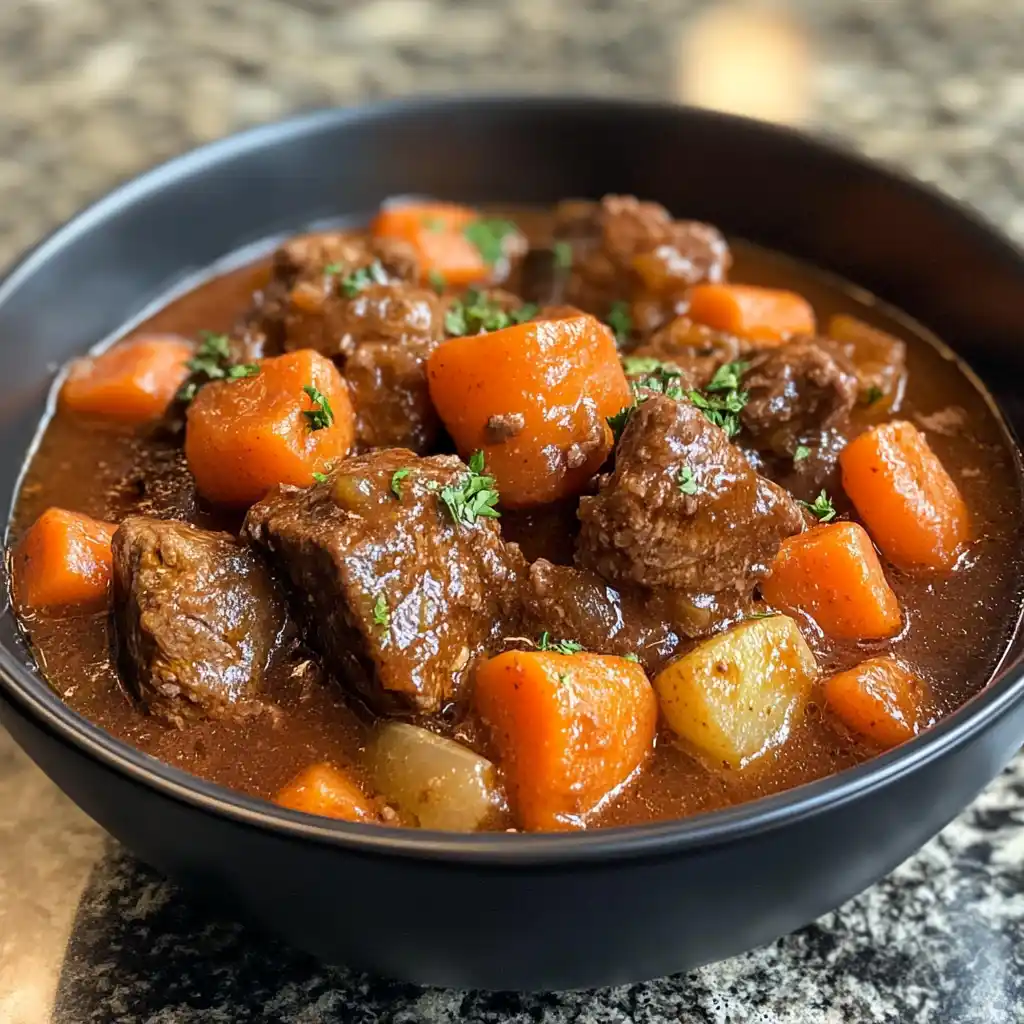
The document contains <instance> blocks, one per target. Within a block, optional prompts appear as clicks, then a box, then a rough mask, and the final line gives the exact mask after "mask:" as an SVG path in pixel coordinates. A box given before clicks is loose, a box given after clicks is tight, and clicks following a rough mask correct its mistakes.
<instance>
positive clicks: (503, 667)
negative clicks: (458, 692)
mask: <svg viewBox="0 0 1024 1024" xmlns="http://www.w3.org/2000/svg"><path fill="white" fill-rule="evenodd" d="M474 701H475V704H476V708H477V711H478V713H479V715H480V718H481V719H482V720H483V722H484V723H485V724H486V725H487V726H488V728H489V729H490V733H491V737H492V740H493V742H494V745H495V747H496V749H497V750H498V752H499V754H500V760H501V769H502V771H503V773H504V775H505V779H506V782H507V783H508V788H509V796H510V798H511V800H512V803H513V805H514V808H515V812H516V814H517V816H518V819H519V822H520V824H521V825H522V827H523V828H526V829H530V830H534V831H553V830H561V829H570V828H583V827H585V825H586V819H587V817H588V816H589V815H591V814H592V813H593V812H594V811H595V810H597V809H598V808H599V807H601V806H602V805H604V804H605V803H606V802H607V801H608V800H610V799H611V798H613V797H614V796H615V794H616V793H618V792H619V791H620V790H621V789H622V787H623V786H624V785H625V783H626V782H627V781H628V780H629V779H630V778H631V777H632V776H633V774H634V772H636V770H637V769H638V768H639V767H640V765H641V764H643V762H644V760H645V758H646V757H647V755H648V754H649V753H650V751H651V749H652V747H653V743H654V731H655V727H656V724H657V717H658V706H657V698H656V697H655V695H654V690H653V689H652V688H651V684H650V683H649V682H648V681H647V677H646V676H645V675H644V671H643V669H642V668H641V667H640V666H639V665H638V664H636V663H634V662H631V661H627V660H626V659H625V658H614V657H608V656H604V655H598V654H572V655H565V654H557V653H554V652H552V651H510V652H508V653H507V654H501V655H498V657H496V658H491V659H489V660H488V661H486V662H484V663H483V664H482V665H481V666H480V667H479V669H478V670H477V674H476V689H475V692H474Z"/></svg>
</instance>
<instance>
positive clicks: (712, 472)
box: [577, 396, 803, 595]
mask: <svg viewBox="0 0 1024 1024" xmlns="http://www.w3.org/2000/svg"><path fill="white" fill-rule="evenodd" d="M579 517H580V522H581V524H582V529H581V531H580V535H579V538H578V543H577V558H578V560H579V562H580V564H581V565H583V566H584V567H587V568H590V569H593V570H595V571H596V572H598V573H600V575H601V576H603V577H604V578H605V579H606V580H609V581H610V582H612V583H614V584H616V585H628V584H641V585H643V586H646V587H650V588H658V587H668V588H674V589H680V590H684V591H687V592H689V593H692V594H702V593H704V594H706V593H711V594H718V593H728V594H732V595H743V594H749V593H750V592H751V590H752V589H753V587H754V585H755V584H756V583H757V581H758V580H760V579H762V578H763V577H765V576H766V575H767V574H768V572H769V566H770V565H771V562H772V559H773V558H774V557H775V554H776V553H777V551H778V549H779V545H780V544H781V542H782V540H783V538H785V537H788V536H789V535H790V534H794V533H798V532H799V531H800V530H801V528H802V524H803V517H802V515H801V512H800V508H799V506H798V505H797V504H796V502H795V501H793V499H792V498H791V497H790V496H789V495H788V494H787V493H786V492H785V491H784V490H782V488H780V487H778V486H776V485H775V484H773V483H772V482H771V481H769V480H766V479H764V478H763V477H761V476H759V475H758V474H757V473H755V472H754V470H753V469H751V467H750V464H749V463H748V462H747V460H746V459H745V458H744V456H743V454H742V453H741V452H740V451H739V449H737V448H736V447H734V446H733V445H732V444H730V443H729V440H728V438H727V437H726V435H725V433H724V431H722V430H721V429H720V428H719V427H717V426H715V425H713V424H712V423H711V422H710V421H709V420H708V419H707V418H706V417H705V416H704V414H703V413H702V412H701V411H700V410H699V409H697V408H696V407H695V406H693V405H691V404H690V403H689V402H687V401H675V400H673V399H671V398H666V397H663V396H654V397H651V398H649V399H648V400H647V401H646V402H644V403H643V404H642V405H640V406H639V408H637V409H636V410H635V411H634V412H633V414H632V415H631V417H630V419H629V422H628V423H627V424H626V428H625V430H624V432H623V434H622V438H621V439H620V441H619V444H618V446H617V448H616V452H615V469H614V470H613V472H611V473H610V474H608V475H607V476H605V477H603V478H602V479H601V481H600V484H599V488H598V493H597V495H596V496H594V497H584V498H582V499H581V500H580V508H579Z"/></svg>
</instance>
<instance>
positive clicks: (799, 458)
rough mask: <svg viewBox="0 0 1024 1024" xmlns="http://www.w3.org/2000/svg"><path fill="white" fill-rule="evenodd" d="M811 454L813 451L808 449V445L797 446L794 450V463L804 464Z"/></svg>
mask: <svg viewBox="0 0 1024 1024" xmlns="http://www.w3.org/2000/svg"><path fill="white" fill-rule="evenodd" d="M810 454H811V449H810V448H808V447H807V445H805V444H798V445H797V446H796V448H794V449H793V461H794V462H803V461H804V459H806V458H807V457H808V456H809V455H810Z"/></svg>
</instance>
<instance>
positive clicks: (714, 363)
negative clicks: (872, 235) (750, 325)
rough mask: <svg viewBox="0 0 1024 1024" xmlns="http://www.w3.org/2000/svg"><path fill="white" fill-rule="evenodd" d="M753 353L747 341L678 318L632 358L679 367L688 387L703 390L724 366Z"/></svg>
mask: <svg viewBox="0 0 1024 1024" xmlns="http://www.w3.org/2000/svg"><path fill="white" fill-rule="evenodd" d="M752 351H754V348H753V345H752V344H751V343H750V342H749V341H747V340H746V339H745V338H738V337H736V335H734V334H726V333H725V332H724V331H716V330H715V329H714V328H712V327H705V326H704V325H703V324H697V323H694V322H693V321H692V320H690V319H689V318H688V317H685V316H677V317H675V318H673V319H672V320H671V321H670V322H669V323H667V324H666V325H665V326H664V327H662V328H661V330H659V331H656V332H655V333H654V335H653V336H652V337H651V338H650V340H649V341H647V342H646V343H645V344H644V345H641V346H640V347H639V348H637V349H635V350H634V351H633V352H631V353H630V355H631V356H632V357H634V358H637V359H640V358H650V359H657V360H658V361H659V362H664V363H669V364H671V365H672V366H676V367H678V368H679V369H680V370H681V371H682V373H683V376H684V378H685V379H686V381H687V382H688V383H687V386H688V387H695V388H702V387H704V386H705V385H706V384H707V383H708V381H709V380H711V378H712V377H713V376H714V375H715V370H717V369H718V368H719V367H720V366H722V365H724V364H725V363H734V362H736V361H737V360H739V359H746V358H748V356H749V353H750V352H752Z"/></svg>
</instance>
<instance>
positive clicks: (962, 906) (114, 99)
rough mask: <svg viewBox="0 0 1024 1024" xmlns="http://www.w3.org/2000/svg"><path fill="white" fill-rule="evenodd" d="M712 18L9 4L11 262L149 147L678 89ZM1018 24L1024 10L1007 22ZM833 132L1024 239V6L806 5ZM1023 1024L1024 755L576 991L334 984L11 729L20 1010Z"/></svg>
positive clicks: (441, 2) (367, 1019)
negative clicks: (742, 949) (884, 854)
mask: <svg viewBox="0 0 1024 1024" xmlns="http://www.w3.org/2000/svg"><path fill="white" fill-rule="evenodd" d="M710 6H711V5H709V4H701V3H690V2H673V0H622V2H619V3H616V2H613V0H564V2H561V3H553V2H550V0H520V2H516V3H513V2H508V3H485V2H476V3H465V2H461V0H365V2H361V3H354V2H333V0H246V2H244V3H242V2H239V0H223V2H220V0H209V2H202V3H201V2H198V0H187V2H181V3H165V2H162V0H30V2H18V0H6V3H3V4H0V95H2V96H3V103H2V104H0V260H4V261H6V260H9V259H10V258H12V257H13V256H14V255H15V254H16V253H17V252H18V251H19V250H21V249H22V248H24V247H25V246H26V245H28V244H30V243H31V242H33V241H34V240H36V239H37V238H38V237H39V236H40V235H41V234H42V233H43V232H44V231H46V230H48V229H49V228H50V227H52V226H53V225H55V224H56V223H58V222H59V221H60V220H62V219H63V218H65V217H66V216H67V215H69V214H70V213H71V212H73V211H74V210H75V209H76V208H78V207H80V206H81V205H82V204H83V203H84V202H86V201H88V200H89V199H90V198H92V197H94V196H96V195H98V194H100V193H101V192H103V191H104V190H106V189H107V188H109V187H110V186H111V185H112V184H113V183H115V182H117V181H118V180H121V179H124V178H125V177H128V176H130V175H132V174H133V173H135V172H136V171H138V170H139V169H141V168H143V167H145V166H148V165H150V164H152V163H154V162H156V161H158V160H161V159H163V158H165V157H167V156H170V155H173V154H174V153H177V152H180V151H182V150H184V149H187V148H189V147H190V146H192V145H195V144H196V143H199V142H203V141H206V140H208V139H211V138H214V137H217V136H219V135H222V134H224V133H226V132H228V131H231V130H233V129H235V128H238V127H242V126H245V125H249V124H253V123H257V122H260V121H265V120H269V119H272V118H275V117H278V116H280V115H283V114H285V113H287V112H290V111H293V110H299V109H304V108H309V107H314V106H321V105H324V104H328V103H334V102H342V103H345V102H352V101H356V100H360V99H364V98H367V97H376V96H381V95H387V94H396V93H408V92H414V91H424V90H432V91H437V90H457V89H466V88H473V89H485V88H504V89H508V88H529V89H533V90H537V91H541V90H547V91H550V90H560V91H582V92H598V93H616V94H631V95H641V96H663V97H671V96H678V95H686V85H685V81H686V75H685V74H684V71H685V69H684V68H681V67H680V58H681V55H682V54H685V53H688V52H689V51H688V50H687V48H686V38H687V36H686V33H687V32H688V31H689V29H690V28H691V26H692V25H693V24H694V19H695V18H696V17H698V16H699V15H701V14H702V13H706V11H707V9H708V8H709V7H710ZM1015 9H1017V12H1015ZM789 14H790V15H791V16H792V17H793V18H795V19H797V20H796V21H795V22H794V24H795V25H796V26H797V27H798V28H800V29H801V31H804V32H806V33H807V41H806V42H805V44H804V45H806V46H807V47H808V52H809V54H810V58H811V63H810V65H809V67H808V69H807V73H808V77H807V82H808V84H809V86H810V91H809V93H808V94H807V96H806V97H804V103H803V105H802V107H801V108H800V109H801V112H802V114H803V116H804V117H805V118H806V120H808V121H809V122H810V123H811V124H812V125H813V126H814V127H815V128H816V129H818V130H822V131H827V132H829V133H832V134H835V135H838V136H840V137H843V138H845V139H847V140H849V141H851V142H852V143H853V144H855V145H856V146H858V147H860V148H862V149H864V150H865V151H867V152H869V153H871V154H874V155H877V156H880V157H883V158H885V159H888V160H892V161H896V162H898V163H900V164H902V165H904V166H905V167H907V168H909V169H910V170H911V171H913V172H914V173H916V174H918V175H919V176H922V177H925V178H928V179H930V180H932V181H934V182H936V183H937V184H939V185H940V186H941V187H942V188H944V189H946V190H947V191H949V192H951V193H953V194H955V195H957V196H960V197H961V198H964V199H966V200H968V201H969V202H971V203H973V204H975V205H976V206H977V207H978V208H979V209H981V210H982V212H983V213H985V214H986V215H987V216H988V217H990V218H991V219H993V220H994V221H995V222H997V223H999V224H1000V225H1002V226H1004V227H1005V228H1006V229H1007V230H1009V231H1010V232H1011V233H1012V234H1014V235H1015V236H1016V237H1017V238H1018V239H1024V59H1022V58H1021V54H1022V53H1024V10H1022V9H1020V5H1019V4H1015V3H1010V2H1006V0H919V2H913V0H907V2H902V0H889V2H886V3H880V2H872V0H863V2H857V0H834V2H828V3H824V2H820V0H797V2H794V3H792V4H790V5H789ZM108 1021H110V1022H113V1021H117V1022H125V1024H143V1022H156V1024H199V1022H204V1024H205V1022H222V1024H235V1022H263V1021H266V1022H284V1024H321V1022H324V1024H326V1022H335V1021H338V1022H359V1024H378V1022H385V1021H386V1022H394V1024H399V1022H401V1024H413V1022H424V1024H441V1022H447V1021H462V1022H467V1024H477V1022H480V1024H483V1022H494V1024H499V1022H500V1024H505V1022H509V1024H511V1022H515V1024H519V1022H523V1024H525V1022H535V1024H536V1022H543V1024H568V1022H570V1021H572V1022H581V1024H605V1022H613V1021H616V1022H617V1021H636V1022H644V1024H668V1022H678V1024H698V1022H699V1024H712V1022H713V1024H755V1022H757V1024H776V1022H778V1024H840V1022H843V1024H861V1022H886V1024H889V1022H892V1024H904V1022H907V1024H909V1022H915V1024H975V1022H976V1024H1003V1022H1010V1024H1013V1022H1022V1021H1024V762H1022V761H1021V759H1018V762H1017V765H1016V767H1015V768H1014V767H1011V768H1010V769H1008V770H1007V771H1006V772H1005V773H1004V774H1003V775H1002V776H1001V777H1000V778H999V779H998V780H997V781H996V782H994V783H993V784H992V785H991V786H990V787H989V788H988V790H987V791H986V792H985V793H984V794H982V795H981V796H980V797H979V798H978V800H977V801H976V802H975V803H974V805H973V806H972V807H971V808H969V809H968V810H967V811H965V812H964V814H963V815H961V816H960V818H959V819H957V820H956V821H955V822H954V823H953V824H951V825H950V826H949V827H948V828H947V829H945V831H944V832H943V833H942V834H941V835H940V836H938V837H937V838H936V839H935V840H933V841H932V842H931V843H929V844H928V845H927V846H926V847H925V848H924V850H922V851H921V852H920V853H919V854H918V855H917V856H915V857H914V858H912V859H911V860H910V861H908V862H907V863H905V864H904V865H903V866H901V867H900V868H899V869H897V870H896V871H895V872H894V873H893V874H892V875H891V876H890V877H888V878H887V879H885V880H884V881H883V882H881V883H879V884H878V885H876V886H874V887H873V888H872V889H870V890H869V891H868V892H866V893H864V894H862V895H861V896H859V897H857V898H856V899H854V900H851V901H850V902H849V903H847V904H846V905H844V906H843V907H841V908H840V909H839V910H837V911H836V912H834V913H832V914H829V915H827V916H826V917H824V918H822V919H821V920H820V921H818V922H817V923H816V924H814V925H812V926H810V927H808V928H805V929H803V930H802V931H800V932H798V933H796V934H794V935H791V936H789V937H787V938H784V939H781V940H779V941H778V942H776V943H774V944H773V945H771V946H769V947H767V948H765V949H761V950H757V951H755V952H752V953H750V954H748V955H746V956H743V957H739V958H736V959H734V960H731V961H728V962H726V963H722V964H717V965H713V966H710V967H707V968H704V969H702V970H700V971H696V972H694V973H692V974H689V975H685V976H679V977H674V978H668V979H664V980H661V981H658V982H654V983H651V984H646V985H638V986H633V987H629V988H619V989H610V990H605V991H597V992H588V993H582V994H574V995H560V996H556V995H550V996H529V997H518V996H508V995H500V996H496V995H481V994H475V993H465V992H450V991H421V990H417V989H413V988H410V987H407V986H401V985H394V984H389V983H385V982H380V981H376V980H371V979H368V978H365V977H362V976H358V975H353V974H351V973H348V972H346V971H344V970H340V969H333V968H332V969H328V968H324V967H322V966H319V965H317V964H316V963H314V962H312V961H310V960H309V959H308V958H307V957H305V956H303V955H301V954H299V953H296V952H294V951H292V950H289V949H287V948H285V947H283V946H282V945H281V944H280V943H278V942H276V941H275V940H273V939H271V938H267V937H265V936H262V935H259V934H256V933H254V932H252V931H251V930H249V929H246V928H244V927H242V926H240V925H237V924H234V923H232V922H229V921H223V920H218V919H216V918H214V917H213V916H211V915H210V912H209V911H208V910H207V909H206V908H204V906H203V905H201V904H199V903H198V902H197V901H195V900H192V899H190V898H189V896H188V894H186V893H183V892H181V891H179V890H178V889H177V888H176V887H174V886H173V885H171V884H169V883H167V882H166V881H164V880H163V879H162V878H160V877H158V876H157V875H155V874H154V873H153V872H152V871H150V870H149V869H147V868H145V867H144V866H142V865H140V864H138V863H137V862H136V861H135V860H133V859H132V858H131V857H130V856H129V855H127V854H126V853H125V852H124V851H122V850H121V849H119V848H118V847H117V846H116V845H115V844H114V843H113V842H112V841H111V840H109V839H107V838H106V837H105V836H104V835H103V834H102V833H101V832H100V831H99V830H98V829H97V828H96V827H95V826H94V825H92V824H91V823H90V822H89V821H88V820H87V819H85V818H84V817H83V816H82V815H81V814H80V813H79V812H78V811H77V810H76V809H75V808H73V807H72V806H71V805H70V804H69V802H68V801H67V800H66V799H65V798H64V797H63V796H62V795H61V794H60V793H59V792H57V791H56V789H55V788H54V787H53V786H52V785H51V784H50V783H49V782H48V781H47V780H46V779H45V778H44V777H43V775H42V774H41V773H40V772H39V771H38V770H37V769H36V768H35V767H34V766H32V765H31V764H29V762H28V761H27V760H26V759H25V758H24V756H23V755H21V753H20V752H19V751H17V750H16V749H15V748H14V746H13V744H12V743H11V741H10V740H9V739H8V738H7V737H6V736H5V735H4V734H2V733H0V1024H44V1022H51V1024H79V1022H88V1024H98V1022H108Z"/></svg>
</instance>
